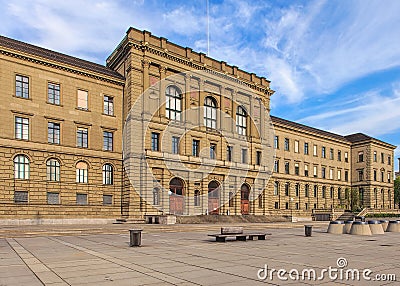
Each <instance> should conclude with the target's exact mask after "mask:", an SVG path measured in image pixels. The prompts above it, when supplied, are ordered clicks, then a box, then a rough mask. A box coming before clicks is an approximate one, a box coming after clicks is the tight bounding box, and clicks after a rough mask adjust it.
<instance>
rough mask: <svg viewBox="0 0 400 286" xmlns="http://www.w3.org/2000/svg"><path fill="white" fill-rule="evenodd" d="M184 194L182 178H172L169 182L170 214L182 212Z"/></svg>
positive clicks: (180, 213)
mask: <svg viewBox="0 0 400 286" xmlns="http://www.w3.org/2000/svg"><path fill="white" fill-rule="evenodd" d="M184 194H185V189H184V184H183V180H182V179H179V178H173V179H172V180H171V181H170V182H169V212H170V214H177V215H182V214H183V206H184V197H183V195H184Z"/></svg>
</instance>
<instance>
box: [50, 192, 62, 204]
mask: <svg viewBox="0 0 400 286" xmlns="http://www.w3.org/2000/svg"><path fill="white" fill-rule="evenodd" d="M47 204H49V205H59V204H60V193H54V192H47Z"/></svg>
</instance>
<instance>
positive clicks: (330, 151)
mask: <svg viewBox="0 0 400 286" xmlns="http://www.w3.org/2000/svg"><path fill="white" fill-rule="evenodd" d="M333 156H334V155H333V149H332V148H330V149H329V159H331V160H333V159H334V157H333Z"/></svg>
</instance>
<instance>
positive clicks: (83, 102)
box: [77, 89, 89, 110]
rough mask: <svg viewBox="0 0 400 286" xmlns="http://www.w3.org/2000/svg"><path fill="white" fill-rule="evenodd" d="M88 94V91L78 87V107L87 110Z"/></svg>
mask: <svg viewBox="0 0 400 286" xmlns="http://www.w3.org/2000/svg"><path fill="white" fill-rule="evenodd" d="M88 95H89V93H88V92H87V91H86V90H80V89H78V100H77V104H78V108H80V109H84V110H87V109H88Z"/></svg>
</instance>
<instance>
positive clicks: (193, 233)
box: [0, 224, 400, 285]
mask: <svg viewBox="0 0 400 286" xmlns="http://www.w3.org/2000/svg"><path fill="white" fill-rule="evenodd" d="M257 226H258V227H259V228H258V229H257V228H255V226H254V225H251V228H252V229H254V230H260V231H265V230H266V228H264V226H263V225H258V224H257ZM326 226H327V225H320V227H317V228H316V229H314V232H313V236H312V237H305V236H304V229H303V228H300V227H293V225H292V224H288V225H287V227H284V226H282V225H281V226H280V227H279V228H269V229H268V232H271V233H272V235H271V236H269V237H268V238H267V240H265V241H246V242H242V241H229V242H226V243H218V242H215V241H214V240H213V239H212V238H209V237H207V234H208V233H211V232H213V230H212V231H208V230H207V226H204V225H201V226H186V231H185V230H184V229H183V228H182V227H179V228H177V227H175V226H172V227H171V228H168V226H163V227H162V228H159V229H158V230H159V231H158V232H157V231H156V230H157V229H155V228H154V229H153V228H152V229H151V231H146V230H145V231H144V232H143V235H142V237H143V241H142V247H129V245H128V242H129V233H128V229H126V230H125V233H109V232H108V231H107V230H105V231H104V233H96V234H88V235H85V234H82V233H80V234H79V235H70V234H68V235H61V236H54V235H44V236H43V233H44V232H43V231H39V229H37V232H38V233H40V235H39V236H34V237H28V236H25V235H21V236H19V237H14V238H11V237H10V238H6V239H0V255H1V256H0V285H300V284H301V285H398V284H399V281H400V259H399V258H398V253H399V251H400V244H399V243H397V242H398V241H399V239H400V234H398V233H385V234H384V235H375V236H368V237H367V236H354V235H332V234H327V233H326ZM209 228H210V229H213V228H215V225H210V227H209ZM57 230H58V231H59V232H61V231H62V228H57ZM174 230H178V231H174ZM96 231H97V230H96ZM19 233H23V232H22V231H20V232H19ZM339 258H345V259H346V263H347V266H345V267H344V268H343V270H347V269H349V268H357V269H361V270H363V269H366V268H368V269H371V271H373V274H395V275H396V276H397V281H363V280H360V281H353V280H351V281H349V280H347V281H344V280H336V281H331V280H330V279H329V277H328V276H327V275H326V276H325V278H324V279H323V280H322V281H320V280H318V281H313V280H308V279H306V280H301V281H299V280H293V279H288V280H286V281H283V280H280V279H278V277H277V276H276V275H277V274H276V272H275V276H274V277H273V279H270V277H267V278H266V279H264V280H261V279H259V278H258V277H257V273H258V272H259V271H260V270H262V269H264V268H265V265H267V266H268V269H269V270H270V269H271V268H274V269H285V270H287V271H291V270H292V269H295V270H297V271H299V272H301V271H302V270H303V269H311V268H312V269H314V270H315V271H316V273H320V272H321V271H322V270H323V269H327V268H329V267H336V268H338V266H337V260H338V259H339ZM276 271H277V270H276ZM262 273H263V272H261V274H262ZM286 277H287V275H286ZM374 277H375V276H374ZM299 279H302V277H299Z"/></svg>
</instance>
